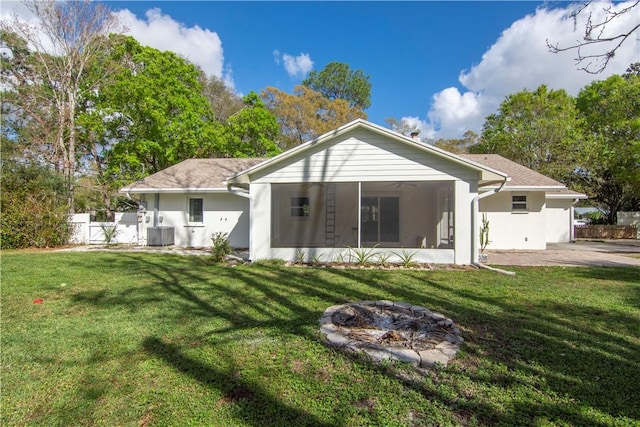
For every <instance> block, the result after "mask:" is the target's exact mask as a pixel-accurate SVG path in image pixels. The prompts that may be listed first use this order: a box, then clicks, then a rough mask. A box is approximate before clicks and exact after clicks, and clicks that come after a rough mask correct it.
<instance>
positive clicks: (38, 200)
mask: <svg viewBox="0 0 640 427" xmlns="http://www.w3.org/2000/svg"><path fill="white" fill-rule="evenodd" d="M0 175H1V184H0V210H1V212H2V215H0V247H1V248H2V249H18V248H28V247H36V248H44V247H53V246H59V245H63V244H65V243H67V242H68V240H69V235H70V230H69V223H68V216H67V206H66V198H65V194H66V193H65V186H64V182H63V180H62V178H61V177H59V176H58V175H56V173H55V172H53V171H51V170H49V169H47V168H45V167H42V166H38V165H33V164H21V163H18V162H13V161H6V160H3V162H2V171H1V174H0Z"/></svg>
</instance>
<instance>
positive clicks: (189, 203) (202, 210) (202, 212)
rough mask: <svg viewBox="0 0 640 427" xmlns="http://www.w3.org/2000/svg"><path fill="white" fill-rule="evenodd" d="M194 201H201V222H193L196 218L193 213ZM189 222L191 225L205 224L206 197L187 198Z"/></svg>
mask: <svg viewBox="0 0 640 427" xmlns="http://www.w3.org/2000/svg"><path fill="white" fill-rule="evenodd" d="M192 200H200V201H201V203H202V205H201V216H202V219H201V220H200V221H192V218H193V217H194V216H195V215H194V214H193V212H191V201H192ZM187 221H188V222H189V225H193V224H195V225H202V224H204V197H202V196H197V195H194V196H189V197H187Z"/></svg>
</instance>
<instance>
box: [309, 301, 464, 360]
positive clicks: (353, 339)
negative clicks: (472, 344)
mask: <svg viewBox="0 0 640 427" xmlns="http://www.w3.org/2000/svg"><path fill="white" fill-rule="evenodd" d="M320 325H321V327H320V331H321V332H323V333H324V334H326V335H327V340H328V341H329V343H330V344H331V345H334V346H338V347H343V348H345V349H347V350H351V351H362V352H365V353H367V354H368V355H369V356H371V357H372V358H373V359H374V360H382V359H395V360H402V361H404V362H409V363H411V364H412V365H414V366H420V367H423V368H424V367H430V366H433V365H434V364H436V363H441V364H443V365H447V363H448V362H449V360H451V359H453V358H454V357H455V355H456V353H457V352H458V350H459V348H460V344H462V343H463V342H464V340H463V339H462V337H461V336H460V330H459V329H458V328H457V327H456V326H455V324H454V323H453V321H452V320H451V319H447V318H446V317H445V316H444V315H442V314H440V313H434V312H432V311H430V310H427V309H426V308H424V307H420V306H415V305H411V304H407V303H404V302H395V303H394V302H391V301H361V302H356V303H351V304H343V305H336V306H333V307H329V308H328V309H327V310H325V312H324V314H323V315H322V319H321V320H320Z"/></svg>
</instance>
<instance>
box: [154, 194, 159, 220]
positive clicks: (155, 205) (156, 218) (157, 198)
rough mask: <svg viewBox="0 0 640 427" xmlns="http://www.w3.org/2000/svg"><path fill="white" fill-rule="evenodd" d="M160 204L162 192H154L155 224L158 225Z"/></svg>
mask: <svg viewBox="0 0 640 427" xmlns="http://www.w3.org/2000/svg"><path fill="white" fill-rule="evenodd" d="M158 205H160V193H153V226H154V227H157V226H158V210H159V207H158Z"/></svg>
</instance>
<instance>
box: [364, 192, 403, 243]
mask: <svg viewBox="0 0 640 427" xmlns="http://www.w3.org/2000/svg"><path fill="white" fill-rule="evenodd" d="M360 212H361V221H360V227H361V229H360V233H361V234H360V238H361V240H362V244H363V245H364V246H374V245H385V244H396V245H397V244H398V242H399V241H400V199H399V198H398V197H394V196H366V197H362V199H361V203H360Z"/></svg>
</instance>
